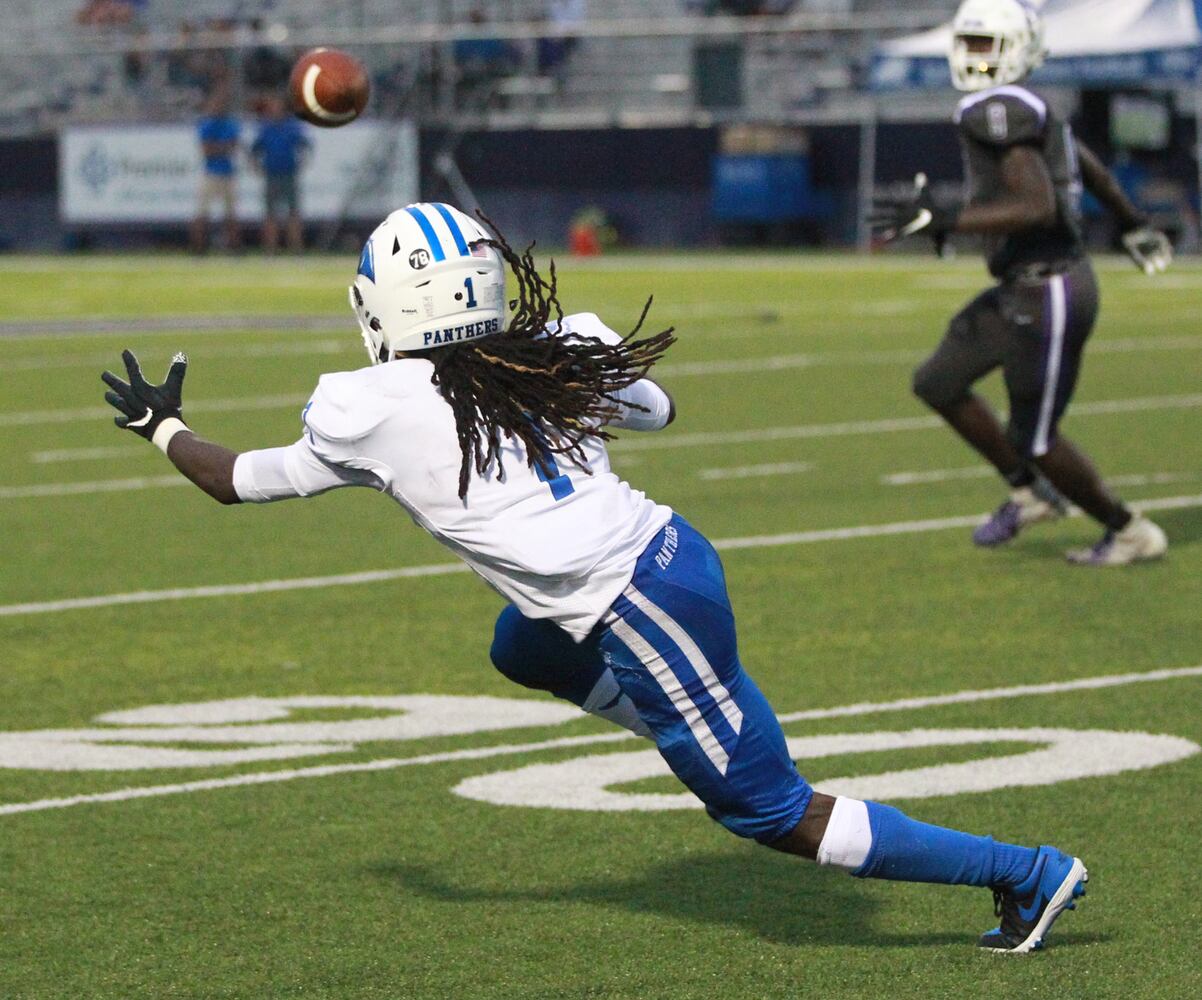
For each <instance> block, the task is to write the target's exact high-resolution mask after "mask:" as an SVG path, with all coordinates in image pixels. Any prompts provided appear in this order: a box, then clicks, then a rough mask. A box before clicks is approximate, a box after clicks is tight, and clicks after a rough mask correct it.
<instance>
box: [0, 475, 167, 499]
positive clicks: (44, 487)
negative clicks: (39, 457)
mask: <svg viewBox="0 0 1202 1000" xmlns="http://www.w3.org/2000/svg"><path fill="white" fill-rule="evenodd" d="M188 484H189V480H187V479H185V478H184V477H183V476H181V475H179V474H178V473H177V474H175V475H171V476H142V477H139V478H136V479H99V480H94V481H92V482H81V483H35V484H33V485H30V486H0V500H28V499H30V498H31V497H67V496H80V495H83V494H88V493H126V492H129V491H132V490H151V489H158V488H160V487H166V486H186V485H188Z"/></svg>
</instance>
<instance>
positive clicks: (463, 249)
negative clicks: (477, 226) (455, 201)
mask: <svg viewBox="0 0 1202 1000" xmlns="http://www.w3.org/2000/svg"><path fill="white" fill-rule="evenodd" d="M434 210H435V211H436V212H438V214H439V215H441V216H442V220H443V222H445V223H446V224H447V228H448V229H449V230H450V231H451V238H452V239H453V240H454V241H455V246H456V247H458V249H459V256H460V257H470V256H471V253H472V252H471V250H469V249H468V246H467V240H465V239H464V238H463V230H462V229H460V228H459V223H458V222H456V221H455V216H454V215H452V214H451V210H450V209H449V208H447V206H446V205H443V204H442V203H441V202H435V203H434Z"/></svg>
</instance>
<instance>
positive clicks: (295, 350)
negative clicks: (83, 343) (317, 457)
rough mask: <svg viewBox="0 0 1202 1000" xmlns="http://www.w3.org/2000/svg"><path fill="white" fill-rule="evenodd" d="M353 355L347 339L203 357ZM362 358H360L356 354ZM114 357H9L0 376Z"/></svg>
mask: <svg viewBox="0 0 1202 1000" xmlns="http://www.w3.org/2000/svg"><path fill="white" fill-rule="evenodd" d="M344 352H345V353H347V354H352V353H356V345H355V344H354V343H352V342H351V340H350V339H349V338H348V339H347V340H345V341H344V340H314V341H310V342H308V343H306V342H304V341H299V342H298V341H291V342H289V343H287V344H284V343H274V344H242V345H237V346H225V347H222V348H221V349H220V350H219V351H214V352H213V353H212V354H211V355H206V357H209V358H212V359H213V360H217V361H224V360H225V359H226V358H278V357H283V356H284V355H287V356H289V357H292V356H293V355H300V354H342V353H344ZM139 356H140V357H141V360H142V364H143V365H146V366H148V367H149V366H153V365H157V364H162V365H163V367H166V366H167V365H168V364H169V363H170V360H171V357H170V355H168V354H163V355H162V356H161V357H160V356H159V355H158V354H157V353H148V355H147V356H144V357H143V356H141V355H139ZM358 356H359V357H362V355H358ZM113 364H114V361H113V354H112V353H107V354H93V355H91V356H87V355H84V356H80V355H78V354H72V355H71V356H70V357H61V356H43V357H32V358H12V359H11V360H8V361H4V362H0V375H6V374H8V373H10V372H31V371H46V370H51V369H63V368H96V369H100V368H105V367H108V368H111V367H113Z"/></svg>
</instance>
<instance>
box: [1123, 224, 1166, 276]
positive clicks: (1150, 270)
mask: <svg viewBox="0 0 1202 1000" xmlns="http://www.w3.org/2000/svg"><path fill="white" fill-rule="evenodd" d="M1123 249H1124V250H1126V251H1127V256H1128V257H1130V258H1131V259H1132V260H1133V261H1135V266H1136V267H1138V268H1139V269H1140V270H1141V271H1143V272H1144V274H1148V275H1151V274H1159V273H1161V272H1163V271H1167V270H1168V267H1169V265H1170V264H1171V263H1173V244H1172V243H1170V242H1169V238H1168V237H1167V236H1165V234H1164V233H1162V232H1160V230H1158V229H1153V228H1152V227H1151V226H1138V227H1136V228H1135V229H1128V230H1127V232H1125V233H1123Z"/></svg>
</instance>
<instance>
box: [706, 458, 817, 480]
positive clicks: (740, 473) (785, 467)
mask: <svg viewBox="0 0 1202 1000" xmlns="http://www.w3.org/2000/svg"><path fill="white" fill-rule="evenodd" d="M813 468H814V463H813V462H776V463H774V464H770V465H737V466H734V467H733V468H729V469H701V470H699V471H698V473H697V475H698V476H700V477H701V478H702V479H706V480H710V481H714V480H721V479H754V478H757V477H759V476H791V475H793V474H794V473H798V472H810V471H812V470H813Z"/></svg>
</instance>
